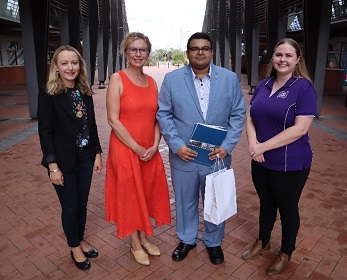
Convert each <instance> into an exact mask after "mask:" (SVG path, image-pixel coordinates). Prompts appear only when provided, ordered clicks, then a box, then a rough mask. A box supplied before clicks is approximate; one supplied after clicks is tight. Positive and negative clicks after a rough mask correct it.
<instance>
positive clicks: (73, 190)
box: [53, 149, 94, 247]
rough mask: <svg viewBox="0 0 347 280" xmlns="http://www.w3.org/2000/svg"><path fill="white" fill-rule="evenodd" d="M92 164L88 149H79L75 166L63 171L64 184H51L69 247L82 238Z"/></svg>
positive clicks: (77, 243)
mask: <svg viewBox="0 0 347 280" xmlns="http://www.w3.org/2000/svg"><path fill="white" fill-rule="evenodd" d="M93 166H94V162H93V161H92V159H91V155H90V151H88V149H86V150H79V151H78V153H77V164H76V167H75V168H74V169H73V170H72V171H70V172H64V173H63V175H64V186H58V185H54V184H53V185H54V188H55V190H56V192H57V195H58V198H59V201H60V205H61V208H62V213H61V220H62V224H63V230H64V233H65V235H66V238H67V243H68V245H69V247H78V246H80V242H81V241H82V240H83V239H84V230H85V226H86V221H87V203H88V196H89V191H90V184H91V181H92V175H93Z"/></svg>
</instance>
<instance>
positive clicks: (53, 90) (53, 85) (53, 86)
mask: <svg viewBox="0 0 347 280" xmlns="http://www.w3.org/2000/svg"><path fill="white" fill-rule="evenodd" d="M62 51H71V52H74V53H76V54H77V57H78V61H79V65H80V71H79V74H78V76H77V77H76V81H75V84H76V86H77V87H78V88H79V89H80V90H81V92H82V94H86V95H92V90H91V88H90V86H89V82H88V77H87V68H86V63H85V61H84V60H83V58H82V56H81V54H80V53H79V52H78V50H76V49H75V48H74V47H71V46H69V45H64V46H60V47H59V48H58V49H56V51H55V52H54V54H53V57H52V61H51V66H50V68H49V76H48V82H47V84H46V89H47V93H48V94H50V95H54V94H60V93H62V92H66V86H65V84H64V82H63V80H62V79H61V77H60V75H59V74H58V72H57V70H56V68H55V65H56V63H57V61H58V55H59V54H60V53H61V52H62Z"/></svg>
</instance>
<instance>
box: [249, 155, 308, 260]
mask: <svg viewBox="0 0 347 280" xmlns="http://www.w3.org/2000/svg"><path fill="white" fill-rule="evenodd" d="M309 172H310V170H309V169H304V170H299V171H289V172H281V171H275V170H270V169H267V168H264V167H262V166H260V165H259V164H257V163H256V162H255V161H252V179H253V183H254V186H255V189H256V190H257V193H258V196H259V199H260V214H259V240H261V241H262V243H263V247H264V246H266V244H267V243H268V242H269V241H270V237H271V232H272V229H273V227H274V224H275V221H276V218H277V209H278V210H279V213H280V217H281V224H282V246H281V251H282V252H283V253H285V254H289V255H290V254H291V253H292V252H293V251H294V249H295V241H296V236H297V234H298V231H299V226H300V217H299V209H298V204H299V200H300V196H301V192H302V190H303V188H304V185H305V183H306V180H307V178H308V174H309Z"/></svg>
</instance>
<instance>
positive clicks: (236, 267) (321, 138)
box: [0, 65, 347, 280]
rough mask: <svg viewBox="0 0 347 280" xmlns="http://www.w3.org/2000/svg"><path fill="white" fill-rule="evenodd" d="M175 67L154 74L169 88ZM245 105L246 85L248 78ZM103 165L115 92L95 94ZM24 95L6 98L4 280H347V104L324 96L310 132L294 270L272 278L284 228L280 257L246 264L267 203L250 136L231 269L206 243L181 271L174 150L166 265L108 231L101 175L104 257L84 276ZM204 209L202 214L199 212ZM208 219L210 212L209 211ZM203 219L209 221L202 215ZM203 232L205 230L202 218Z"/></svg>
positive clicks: (158, 237) (241, 169) (97, 195)
mask: <svg viewBox="0 0 347 280" xmlns="http://www.w3.org/2000/svg"><path fill="white" fill-rule="evenodd" d="M173 69H174V68H173V67H171V68H168V67H167V65H163V66H160V67H148V68H145V72H146V73H148V74H150V75H152V76H153V77H154V78H155V79H156V81H157V83H158V87H160V85H161V83H162V80H163V77H164V75H165V73H167V72H168V71H172V70H173ZM241 84H242V88H243V91H244V94H245V100H246V104H248V103H249V100H250V98H251V96H250V95H248V90H249V88H248V86H247V84H246V77H245V76H242V80H241ZM93 89H94V91H95V95H94V102H95V111H96V118H97V123H98V129H99V136H100V140H101V143H102V146H103V151H104V153H103V160H104V163H105V161H106V157H107V153H108V138H109V133H110V128H109V125H108V124H107V119H106V108H105V107H106V106H105V94H106V89H98V86H97V85H95V86H94V87H93ZM28 115H29V113H28V102H27V97H26V91H25V88H14V89H2V90H0V213H1V215H0V237H1V238H0V279H11V280H12V279H14V280H17V279H95V280H96V279H103V280H106V279H158V280H159V279H178V280H181V279H190V280H195V279H198V280H202V279H209V280H212V279H215V280H219V279H252V280H258V279H272V278H274V279H291V280H301V279H314V280H316V279H317V280H325V279H336V280H342V279H347V180H346V175H347V171H346V169H347V168H346V166H347V165H346V161H347V151H346V150H347V108H346V107H344V96H324V97H323V107H322V112H321V117H320V118H319V119H317V120H315V121H314V124H313V125H312V127H311V129H310V137H311V144H312V147H313V151H314V162H313V165H312V169H311V173H310V176H309V180H308V182H307V184H306V186H305V189H304V191H303V194H302V198H301V200H300V204H299V206H300V216H301V227H300V230H299V234H298V239H297V249H296V250H295V252H294V253H293V255H292V261H291V262H290V264H289V266H288V268H287V269H286V270H285V271H284V272H283V273H282V274H281V275H279V276H276V277H269V276H267V275H266V273H265V270H266V268H267V267H268V266H269V265H270V263H271V262H272V260H273V259H274V258H275V257H276V253H277V252H278V248H279V246H280V236H281V234H280V221H279V220H278V221H277V222H276V225H275V228H274V231H273V235H272V238H271V247H272V249H271V254H269V255H267V256H261V257H259V258H258V259H256V260H253V261H244V260H242V259H241V257H240V256H241V254H242V252H243V251H244V250H245V248H248V246H249V245H248V244H249V243H253V241H254V239H255V238H256V237H257V233H258V210H259V202H258V198H257V195H256V192H255V190H254V187H253V185H252V182H251V178H250V158H249V155H248V152H247V151H248V148H247V141H246V136H245V133H243V134H242V138H241V140H240V142H239V144H238V145H237V147H236V148H235V150H234V151H233V163H232V167H233V168H234V170H235V176H236V184H237V203H238V213H237V214H236V215H235V216H233V217H232V218H230V219H229V220H228V221H227V224H226V230H225V238H224V241H223V244H222V248H223V250H224V253H225V262H224V263H223V264H222V265H213V264H211V263H210V261H209V258H208V255H207V251H206V249H205V247H204V245H203V243H202V241H201V231H200V232H199V238H200V240H199V242H198V244H197V247H196V248H195V249H193V250H192V251H191V252H190V253H189V255H188V257H187V259H185V260H184V261H182V262H174V261H173V260H172V259H171V253H172V251H173V250H174V248H175V247H176V245H177V244H178V240H177V237H176V235H175V201H174V196H173V189H172V185H171V179H170V168H169V164H168V148H167V146H166V145H165V143H164V142H163V141H162V142H161V144H160V152H161V154H162V157H163V160H164V164H165V168H166V171H167V178H168V183H169V186H170V189H169V191H170V202H171V210H172V211H171V213H172V224H171V225H167V226H163V227H158V228H155V230H154V236H152V237H150V240H151V241H152V242H153V243H155V244H156V245H158V247H159V248H160V250H161V252H162V255H161V256H160V257H150V261H151V265H150V266H141V265H139V264H137V263H136V262H135V261H134V259H133V256H132V254H131V253H130V240H129V238H125V239H118V238H117V237H116V234H115V233H116V227H115V225H114V224H112V223H106V221H105V207H104V177H105V169H103V171H102V173H101V174H95V175H94V177H93V182H92V189H91V193H90V198H89V204H88V220H87V228H86V239H87V241H89V242H90V243H91V244H93V245H94V246H95V247H96V248H98V250H99V252H100V256H99V257H98V258H97V259H93V260H91V263H92V267H91V269H90V270H89V271H80V270H78V269H77V268H76V267H75V266H74V264H73V262H72V261H71V259H70V249H69V248H68V247H67V244H66V240H65V236H64V233H63V231H62V227H61V221H60V206H59V202H58V199H57V196H56V193H55V191H54V189H53V188H52V186H51V185H50V183H49V181H48V178H47V174H46V171H45V169H44V168H43V167H41V166H40V160H41V151H40V146H39V138H38V135H37V121H36V120H31V119H30V118H29V116H28ZM200 206H201V205H200ZM200 210H202V208H201V207H200ZM201 214H202V212H201ZM200 218H201V219H200V229H201V230H202V229H203V227H204V225H203V220H202V215H200Z"/></svg>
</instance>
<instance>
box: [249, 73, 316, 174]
mask: <svg viewBox="0 0 347 280" xmlns="http://www.w3.org/2000/svg"><path fill="white" fill-rule="evenodd" d="M274 81H275V79H274V77H271V78H267V79H265V80H263V81H261V83H260V84H259V85H258V87H257V88H256V89H255V91H254V94H253V97H252V99H251V101H250V104H251V109H250V114H251V118H252V121H253V124H254V126H255V130H256V133H257V139H258V141H259V142H265V141H266V140H268V139H270V138H272V137H273V136H275V135H277V134H278V133H280V132H282V131H283V130H285V129H286V128H288V127H290V126H293V125H294V122H295V118H296V117H297V116H304V117H305V116H306V117H313V116H315V115H316V112H317V94H316V91H315V89H314V87H313V85H312V83H311V82H310V81H309V80H307V79H305V78H293V77H292V78H290V79H289V80H288V81H287V82H286V84H285V85H284V86H283V87H282V88H280V89H279V90H278V91H277V92H275V93H274V94H273V95H272V96H271V97H269V95H270V93H271V89H272V86H273V83H274ZM264 158H265V162H264V163H259V164H260V165H262V166H263V167H266V168H269V169H272V170H277V171H294V170H302V169H307V168H309V167H310V166H311V162H312V150H311V147H310V144H309V136H308V133H306V134H305V135H304V136H302V137H301V138H299V139H298V140H296V141H295V142H293V143H290V144H288V145H286V146H283V147H280V148H277V149H273V150H270V151H267V152H265V153H264Z"/></svg>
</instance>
